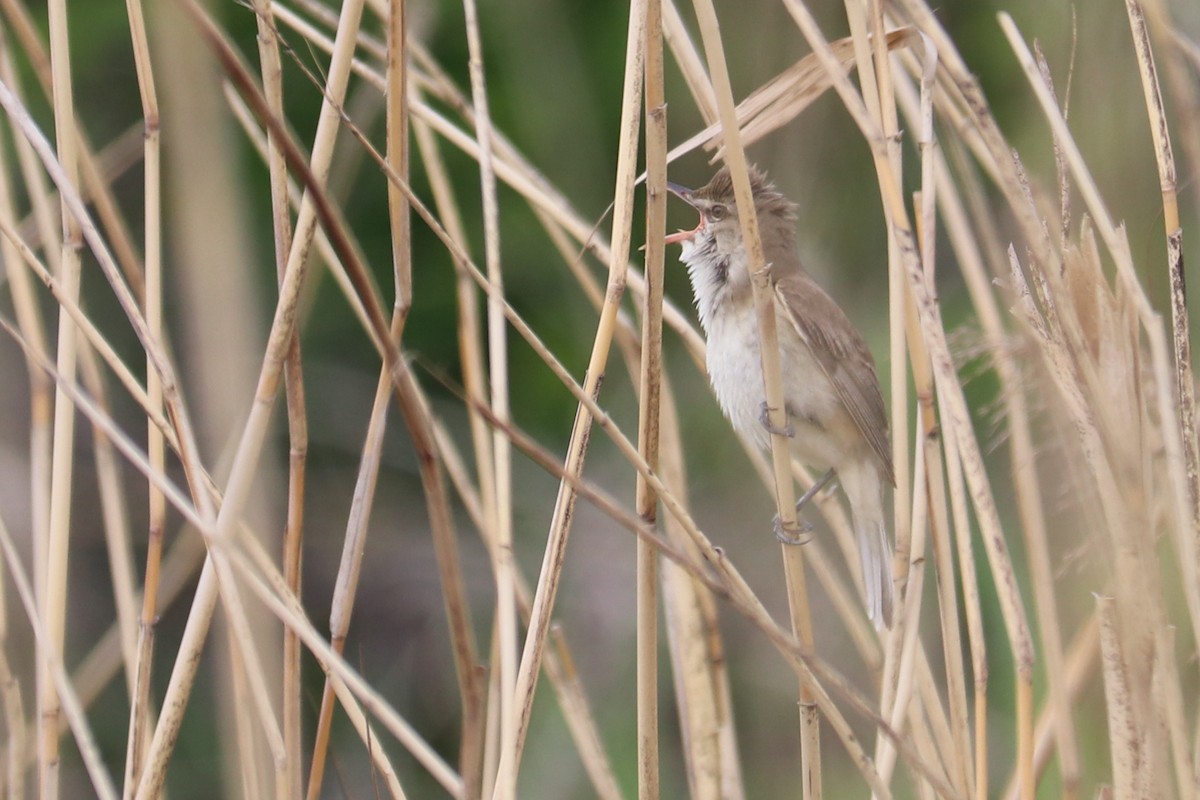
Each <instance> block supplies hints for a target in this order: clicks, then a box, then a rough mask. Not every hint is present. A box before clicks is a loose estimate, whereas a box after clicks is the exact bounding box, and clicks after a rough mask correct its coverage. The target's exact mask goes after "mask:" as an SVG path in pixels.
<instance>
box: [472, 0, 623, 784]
mask: <svg viewBox="0 0 1200 800" xmlns="http://www.w3.org/2000/svg"><path fill="white" fill-rule="evenodd" d="M645 26H646V20H645V6H644V3H643V2H642V0H634V2H632V3H631V4H630V13H629V32H628V37H627V39H626V60H625V82H624V88H623V91H622V102H621V125H620V134H619V139H618V156H617V180H616V189H615V191H614V197H615V198H616V201H615V202H616V207H615V210H614V212H613V242H614V244H613V249H612V260H611V261H610V262H609V277H608V287H607V290H606V293H605V304H604V308H603V310H602V312H601V315H600V320H599V322H598V324H597V330H596V337H595V340H594V343H593V347H592V354H591V357H590V359H589V361H588V369H587V377H586V378H585V383H584V387H583V389H584V395H585V396H586V397H587V398H589V399H594V398H595V397H596V396H597V395H598V393H599V389H600V384H601V381H602V380H603V377H604V373H605V369H606V367H607V363H608V353H609V348H610V345H611V342H612V335H613V326H614V323H615V321H616V315H617V311H618V308H619V305H618V304H619V303H620V300H621V296H622V294H623V293H624V290H625V274H626V270H627V266H628V260H629V249H630V235H631V231H632V225H633V203H632V200H633V188H634V176H635V173H636V169H637V142H638V133H639V128H640V125H639V122H640V119H641V114H640V108H641V103H640V100H641V84H642V71H643V63H644V45H645V41H644V37H645ZM489 296H496V293H495V290H494V288H493V289H492V290H491V291H490V292H489ZM593 419H594V417H593V414H592V412H591V411H590V410H585V408H583V407H581V408H579V409H578V411H577V413H576V417H575V424H574V426H573V428H572V430H571V439H570V444H569V445H568V452H567V457H566V458H565V459H564V464H565V465H566V468H567V474H569V475H572V476H578V475H579V474H581V472H582V469H583V458H584V455H585V454H586V451H587V445H588V439H589V437H590V435H591V427H592V422H593ZM575 499H576V493H575V491H574V490H573V489H572V488H570V487H569V486H568V485H567V484H565V483H563V484H561V485H560V488H559V493H558V498H557V499H556V501H555V510H554V516H553V519H552V521H551V526H550V533H549V537H548V541H547V544H546V549H545V558H544V561H543V564H542V572H541V575H540V576H539V579H538V585H537V592H536V594H535V595H534V601H533V611H532V613H531V616H530V624H529V629H528V633H527V634H526V638H525V647H524V650H523V652H522V655H521V664H520V669H519V671H518V673H517V682H516V687H515V699H516V703H517V708H518V714H517V720H516V723H517V726H518V727H517V731H516V736H515V738H514V739H513V740H512V749H507V750H504V751H503V752H502V753H501V756H500V764H499V768H498V777H497V779H496V789H495V792H494V794H493V797H494V798H496V800H506V799H507V798H511V797H513V792H514V791H515V788H516V776H517V770H518V768H519V764H520V756H521V749H522V748H523V746H524V738H525V733H526V732H527V730H528V724H529V723H528V720H529V714H530V712H531V710H532V704H533V693H534V690H535V688H536V685H537V677H538V673H539V671H540V665H541V655H542V650H543V648H544V646H545V636H546V630H547V626H548V624H549V619H550V613H551V611H552V609H553V606H554V599H555V595H556V594H557V591H558V583H559V580H560V577H561V569H562V561H563V556H564V550H565V547H566V542H567V536H568V534H569V531H570V527H571V521H572V517H573V512H574V505H575Z"/></svg>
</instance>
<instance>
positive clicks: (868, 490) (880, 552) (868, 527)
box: [838, 465, 895, 630]
mask: <svg viewBox="0 0 1200 800" xmlns="http://www.w3.org/2000/svg"><path fill="white" fill-rule="evenodd" d="M838 477H839V479H840V480H841V483H842V487H843V488H844V489H845V490H846V497H847V499H848V500H849V501H850V511H851V514H852V516H853V518H854V531H855V533H856V534H857V536H858V559H859V566H860V567H861V568H862V579H863V589H864V591H865V594H866V604H867V614H868V616H870V618H871V622H873V623H875V627H876V629H879V630H882V629H883V628H890V627H892V620H893V619H894V612H895V590H894V588H893V586H892V545H891V542H890V541H889V537H888V530H887V524H886V523H885V522H884V516H883V485H882V482H881V479H880V475H879V472H878V470H876V469H874V468H873V465H862V466H861V467H860V468H858V469H843V470H839V472H838Z"/></svg>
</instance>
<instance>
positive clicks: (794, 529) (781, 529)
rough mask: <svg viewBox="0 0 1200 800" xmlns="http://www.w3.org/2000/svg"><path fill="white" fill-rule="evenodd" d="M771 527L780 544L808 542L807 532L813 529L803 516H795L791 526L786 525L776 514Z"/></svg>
mask: <svg viewBox="0 0 1200 800" xmlns="http://www.w3.org/2000/svg"><path fill="white" fill-rule="evenodd" d="M773 527H774V528H775V538H776V539H778V540H779V541H780V542H781V543H782V544H808V540H809V536H808V534H809V533H812V529H813V526H812V524H811V523H810V522H809V521H808V520H806V519H803V518H797V519H796V521H795V523H793V524H792V525H791V526H786V525H784V524H783V520H781V519H780V518H779V515H778V514H776V515H775V521H774V523H773Z"/></svg>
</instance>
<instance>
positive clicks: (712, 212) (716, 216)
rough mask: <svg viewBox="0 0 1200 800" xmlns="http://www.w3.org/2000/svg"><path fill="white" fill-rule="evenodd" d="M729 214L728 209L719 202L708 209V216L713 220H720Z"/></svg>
mask: <svg viewBox="0 0 1200 800" xmlns="http://www.w3.org/2000/svg"><path fill="white" fill-rule="evenodd" d="M728 214H729V209H728V208H726V207H725V206H723V205H721V204H720V203H718V204H716V205H715V206H713V207H712V208H710V209H709V210H708V217H709V219H711V220H712V221H713V222H720V221H721V220H723V219H725V217H726V216H727V215H728Z"/></svg>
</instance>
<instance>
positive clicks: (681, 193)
mask: <svg viewBox="0 0 1200 800" xmlns="http://www.w3.org/2000/svg"><path fill="white" fill-rule="evenodd" d="M667 189H669V190H670V192H671V194H673V195H675V196H676V197H678V198H679V199H680V200H682V201H683V202H685V203H687V204H688V205H689V206H691V207H692V208H695V207H696V203H695V202H693V200H692V190H691V189H689V188H687V187H686V186H680V185H679V184H678V183H671V182H670V181H667ZM702 230H704V215H703V214H701V215H700V224H699V225H697V226H696V227H695V228H692V229H691V230H690V231H676V232H675V233H672V234H671V235H670V236H667V237H666V238H665V239H664V240H663V241H665V242H666V243H667V244H675V243H677V242H683V241H686V240H688V239H690V238H692V237H693V236H695V235H696V234H697V233H699V232H700V231H702Z"/></svg>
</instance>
